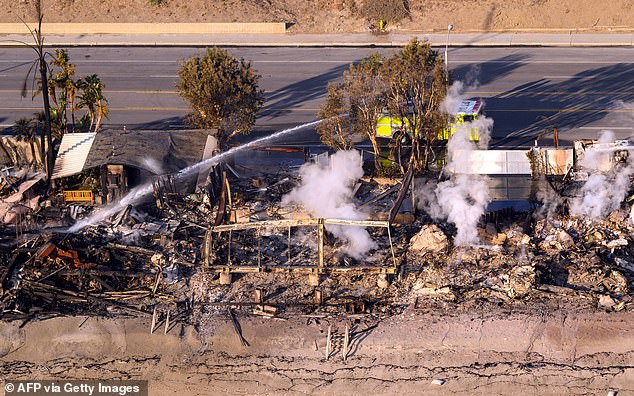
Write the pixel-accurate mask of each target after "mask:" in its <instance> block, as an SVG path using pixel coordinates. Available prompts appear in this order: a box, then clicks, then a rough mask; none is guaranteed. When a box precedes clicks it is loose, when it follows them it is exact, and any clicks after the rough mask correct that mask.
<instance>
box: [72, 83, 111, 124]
mask: <svg viewBox="0 0 634 396" xmlns="http://www.w3.org/2000/svg"><path fill="white" fill-rule="evenodd" d="M77 86H78V87H79V89H80V90H81V94H80V95H79V97H78V102H77V109H83V108H86V109H88V116H89V117H90V127H89V128H88V131H91V130H92V131H94V132H96V131H97V130H98V129H99V125H100V124H101V120H102V118H103V117H106V118H108V114H109V113H110V110H109V109H108V100H107V99H106V97H105V96H104V94H103V89H104V87H105V86H104V84H103V83H102V82H101V80H100V79H99V77H98V76H97V75H96V74H91V75H89V76H86V77H85V78H84V79H83V80H80V81H79V82H78V84H77ZM93 125H94V130H93Z"/></svg>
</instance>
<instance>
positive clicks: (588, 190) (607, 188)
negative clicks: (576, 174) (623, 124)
mask: <svg viewBox="0 0 634 396" xmlns="http://www.w3.org/2000/svg"><path fill="white" fill-rule="evenodd" d="M613 142H614V133H613V132H612V131H603V132H601V136H600V137H599V145H598V147H597V148H596V149H589V150H587V151H586V152H585V153H584V157H583V159H582V161H581V166H582V167H583V168H584V169H585V170H587V171H588V172H589V173H590V174H589V177H588V180H587V181H586V182H585V183H584V184H583V186H582V187H581V191H580V195H579V196H578V197H576V198H574V199H573V200H572V201H571V203H570V213H571V214H573V215H576V216H588V217H590V218H591V219H600V218H603V217H605V216H607V215H608V214H609V213H610V212H612V211H613V210H615V209H618V208H619V207H620V206H621V202H623V199H625V195H626V194H627V192H628V191H629V189H630V177H631V176H632V174H634V161H631V160H630V159H629V155H628V158H626V160H625V163H618V164H614V166H612V167H611V169H610V170H609V171H608V172H606V173H602V172H600V171H598V170H597V169H598V168H599V163H600V162H601V161H603V160H604V159H605V155H606V153H607V154H608V155H612V153H613V152H614V150H613V149H610V148H606V146H607V145H608V144H610V143H613ZM628 154H630V153H628Z"/></svg>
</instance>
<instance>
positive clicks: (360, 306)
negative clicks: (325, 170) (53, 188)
mask: <svg viewBox="0 0 634 396" xmlns="http://www.w3.org/2000/svg"><path fill="white" fill-rule="evenodd" d="M231 172H232V175H230V185H231V188H229V184H228V182H226V183H225V182H223V183H221V184H222V185H223V186H224V187H222V188H223V189H225V193H223V194H225V195H224V198H223V196H222V195H219V194H217V193H216V194H214V193H213V191H207V192H206V193H205V192H200V193H197V194H190V195H181V194H178V193H176V192H174V191H173V189H171V188H166V186H165V185H163V186H161V185H156V186H155V191H154V192H155V196H154V198H155V199H154V201H153V202H149V203H145V204H144V205H140V206H137V207H136V208H134V207H132V206H128V207H125V208H123V209H122V210H121V211H120V212H118V213H116V214H114V215H113V216H111V217H110V218H108V219H106V221H104V222H102V223H99V224H94V225H88V226H86V227H85V228H83V229H82V230H81V231H80V232H77V233H67V232H65V231H64V230H65V229H64V228H58V229H56V228H51V226H56V227H59V226H61V225H64V224H66V223H67V222H68V220H69V217H75V218H77V219H81V218H82V217H85V216H88V215H89V214H90V208H88V207H82V208H81V210H79V208H75V209H72V210H71V208H72V207H71V206H66V207H65V208H63V209H60V212H59V213H58V214H57V220H54V219H53V218H54V217H55V215H54V210H53V209H54V205H53V207H51V208H45V209H46V210H45V211H43V212H41V213H40V216H41V217H42V219H41V220H40V225H37V227H35V228H34V230H33V231H34V232H33V233H31V234H29V233H24V234H22V235H20V236H19V238H15V240H14V243H13V244H11V246H8V247H5V248H4V250H2V251H0V254H2V255H3V257H2V258H3V263H7V264H6V265H5V266H4V267H2V268H1V270H2V272H0V275H1V283H2V290H3V294H2V297H1V298H0V308H1V310H0V312H2V316H3V317H5V318H30V317H33V316H42V315H49V314H61V315H66V314H79V313H84V314H87V313H90V314H98V315H121V314H132V315H150V314H152V313H153V312H156V309H157V307H158V308H159V309H162V308H161V307H165V308H166V309H168V310H171V311H172V312H179V313H180V314H181V315H182V316H183V317H184V318H187V319H184V320H191V321H192V322H194V323H204V322H205V320H207V318H209V316H210V315H215V314H218V313H223V312H226V311H227V309H228V308H229V309H234V308H237V309H244V310H247V311H249V312H253V313H256V314H260V315H266V316H279V315H284V314H302V315H309V316H311V317H321V316H325V315H338V314H342V313H346V314H348V315H355V314H359V315H365V314H369V313H371V314H373V315H391V314H394V313H398V312H402V311H403V310H404V309H406V308H407V307H408V306H411V305H412V303H414V306H415V307H417V308H419V309H436V308H440V309H442V308H445V309H447V310H454V311H455V309H456V307H462V308H463V309H470V307H474V306H476V307H480V306H482V305H483V304H498V305H500V304H501V305H508V306H516V305H522V304H523V305H526V304H527V303H528V302H544V301H551V302H553V303H556V304H560V303H562V301H563V302H566V303H570V304H572V305H574V306H577V307H580V308H591V309H596V308H597V307H598V308H601V309H607V310H622V309H627V308H628V306H629V305H630V304H631V293H630V288H631V282H632V280H633V279H634V251H633V250H632V247H631V246H632V240H633V238H634V227H633V225H632V222H631V221H630V219H629V213H628V212H627V211H625V210H622V209H619V210H617V211H614V212H613V213H612V214H611V215H610V216H609V217H608V218H607V219H605V220H601V221H590V220H587V219H583V218H577V217H571V216H561V217H559V218H548V219H542V220H539V221H534V220H532V219H533V215H532V214H531V213H510V214H509V215H508V216H506V217H504V216H494V217H491V216H488V217H486V218H485V219H483V222H482V223H481V227H480V228H479V237H480V240H481V242H482V244H481V245H478V246H460V247H454V246H453V245H452V239H453V236H454V235H455V229H453V226H451V225H448V224H445V223H438V224H436V223H434V222H432V221H431V220H430V219H429V218H426V217H425V216H424V214H423V215H420V216H418V219H417V220H415V217H414V214H413V213H411V212H410V211H409V210H408V205H409V203H408V200H405V201H402V203H403V205H402V207H401V210H400V211H399V212H398V213H396V216H394V223H393V224H392V227H391V228H390V229H389V230H387V229H385V228H383V229H381V228H377V229H372V228H371V227H368V231H369V233H370V235H371V237H372V238H373V240H374V241H376V248H374V250H372V251H371V252H370V253H369V254H368V255H367V256H366V257H365V258H364V259H361V260H359V259H353V258H352V257H349V256H347V255H345V254H343V253H342V250H341V241H339V240H338V239H337V238H335V237H334V236H333V235H332V234H330V233H329V232H328V231H327V228H326V231H324V236H323V238H324V240H325V248H324V249H323V251H320V252H318V250H319V249H318V247H317V243H316V242H315V241H316V240H317V239H318V238H319V236H318V235H317V234H318V231H317V230H316V229H315V228H312V229H311V228H309V227H305V228H302V229H301V231H298V229H293V230H292V232H291V231H290V226H289V227H288V231H287V229H286V228H276V227H274V226H271V227H262V228H258V229H253V230H252V229H248V232H237V231H235V232H233V233H231V232H230V231H228V232H225V233H224V234H222V235H216V234H214V235H213V238H210V235H211V234H213V233H212V232H211V231H212V230H213V229H214V227H217V226H214V223H217V222H218V221H219V220H220V224H222V225H223V226H226V225H227V224H238V225H239V224H247V225H248V224H255V223H257V222H263V221H265V222H270V224H275V222H276V221H282V222H283V221H289V220H292V221H295V220H297V219H299V220H301V219H304V218H307V217H308V216H307V215H306V214H305V213H301V212H296V211H294V210H293V209H292V208H289V207H284V206H281V205H280V202H281V201H282V197H283V196H284V195H285V194H287V193H288V192H289V191H290V190H291V189H293V187H294V186H295V185H296V184H297V182H298V181H297V179H296V176H295V175H294V173H293V172H291V171H290V170H288V169H285V170H279V169H277V170H276V171H275V173H266V172H265V171H263V170H262V169H259V170H253V169H248V168H245V167H236V168H235V169H232V171H231ZM24 182H25V181H22V183H24ZM159 184H160V183H159ZM167 187H169V186H167ZM400 188H401V184H400V182H399V181H398V180H392V179H380V178H364V179H361V180H360V181H359V182H358V185H357V186H356V187H355V189H354V199H355V202H356V204H357V207H358V208H362V209H363V210H364V211H365V212H366V213H368V214H369V215H368V216H369V218H370V219H372V220H377V221H379V220H381V221H385V220H387V219H388V215H389V213H390V211H391V209H392V208H393V202H394V197H395V195H396V193H397V192H398V190H399V189H400ZM14 193H15V192H12V194H14ZM5 195H6V194H5ZM223 201H224V206H223V205H221V204H220V203H221V202H223ZM38 207H42V206H41V205H38ZM410 207H413V205H411V206H410ZM39 210H40V211H42V210H44V209H39ZM82 212H83V213H82ZM42 224H48V225H49V228H48V229H47V228H45V225H42ZM267 224H269V223H267ZM283 224H287V223H283ZM38 227H39V228H38ZM244 230H247V228H244V229H243V231H244ZM210 239H212V240H211V242H212V243H211V244H210V245H209V246H211V247H212V248H211V249H209V246H208V242H209V240H210ZM228 241H230V246H227V242H228ZM223 243H224V245H223ZM318 254H322V255H323V256H324V263H325V265H326V266H338V267H339V268H341V269H342V271H341V272H339V273H328V274H326V273H325V272H323V271H319V270H318V271H313V269H310V271H308V272H303V273H299V272H294V271H293V269H294V268H299V267H307V266H309V265H311V266H314V265H315V262H316V256H317V255H318ZM260 262H266V265H264V266H262V265H261V263H260ZM392 263H393V265H392ZM239 266H242V267H243V268H244V269H245V270H244V271H242V272H240V271H237V272H233V273H232V275H233V279H231V281H230V282H226V274H227V273H228V270H229V269H231V270H232V271H233V270H234V269H235V267H239ZM264 267H266V269H263V268H264ZM272 268H273V269H275V271H273V270H272ZM311 268H312V267H311ZM390 268H392V269H393V271H392V272H390V271H389V269H390ZM211 269H214V270H213V271H212V270H211ZM348 270H349V271H348ZM311 271H312V272H311ZM249 272H251V273H249ZM307 274H309V275H307ZM223 276H225V281H223ZM377 286H378V287H377Z"/></svg>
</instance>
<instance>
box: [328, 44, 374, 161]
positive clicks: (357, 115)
mask: <svg viewBox="0 0 634 396" xmlns="http://www.w3.org/2000/svg"><path fill="white" fill-rule="evenodd" d="M383 61H384V59H383V58H382V57H381V55H380V54H378V53H377V54H373V55H371V56H369V57H367V58H364V59H362V60H361V61H360V62H359V64H357V65H354V64H351V65H350V67H349V68H348V70H346V71H345V72H344V74H343V81H342V82H341V83H336V84H330V85H329V86H328V95H327V97H326V102H325V103H324V105H323V106H322V108H321V110H320V112H319V115H318V117H319V118H320V119H322V120H323V122H322V123H320V124H319V125H318V127H317V131H318V133H319V134H320V136H321V140H322V142H323V143H324V144H327V145H329V146H330V147H333V148H336V149H347V148H350V147H352V146H353V141H355V140H360V139H359V138H367V139H368V140H370V142H371V143H372V149H373V150H374V154H375V165H376V166H378V165H379V162H378V158H379V151H380V147H379V144H378V142H377V139H376V127H377V121H378V118H379V117H380V116H381V114H382V111H383V108H384V107H385V105H386V91H387V86H386V84H385V76H384V75H383Z"/></svg>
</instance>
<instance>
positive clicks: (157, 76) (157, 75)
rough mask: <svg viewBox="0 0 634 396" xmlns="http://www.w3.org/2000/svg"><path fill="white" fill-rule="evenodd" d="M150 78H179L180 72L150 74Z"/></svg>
mask: <svg viewBox="0 0 634 396" xmlns="http://www.w3.org/2000/svg"><path fill="white" fill-rule="evenodd" d="M149 77H150V78H178V74H150V76H149Z"/></svg>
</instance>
